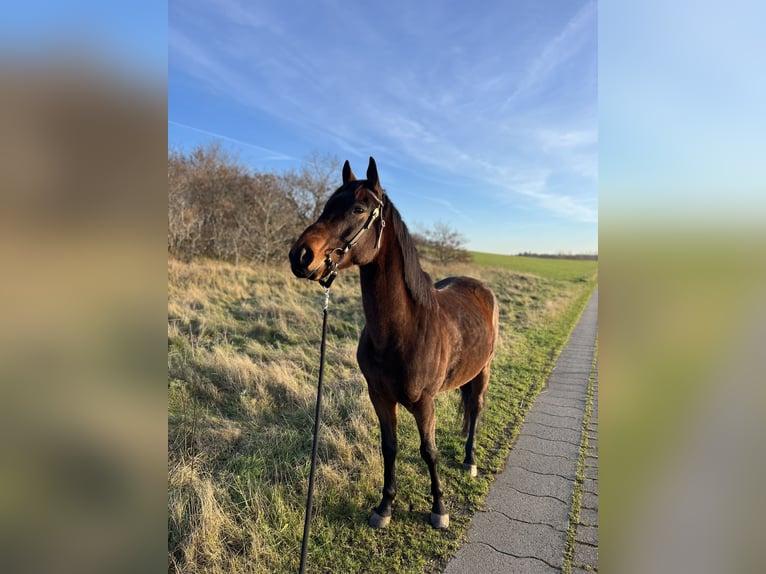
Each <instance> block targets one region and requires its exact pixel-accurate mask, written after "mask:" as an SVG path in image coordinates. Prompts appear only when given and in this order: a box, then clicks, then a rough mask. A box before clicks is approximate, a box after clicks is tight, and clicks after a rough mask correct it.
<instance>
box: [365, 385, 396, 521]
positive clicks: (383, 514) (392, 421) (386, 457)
mask: <svg viewBox="0 0 766 574" xmlns="http://www.w3.org/2000/svg"><path fill="white" fill-rule="evenodd" d="M370 398H371V399H372V404H373V406H374V407H375V413H376V414H377V415H378V420H379V421H380V442H381V450H382V451H383V499H382V500H381V501H380V504H379V505H378V506H377V507H376V508H375V510H373V512H372V516H370V520H369V524H370V526H372V527H373V528H385V527H386V526H388V524H389V522H391V510H392V506H393V503H394V498H395V497H396V469H395V465H396V450H397V440H396V415H397V404H396V402H392V401H389V400H387V399H384V398H383V397H380V396H379V395H372V394H370Z"/></svg>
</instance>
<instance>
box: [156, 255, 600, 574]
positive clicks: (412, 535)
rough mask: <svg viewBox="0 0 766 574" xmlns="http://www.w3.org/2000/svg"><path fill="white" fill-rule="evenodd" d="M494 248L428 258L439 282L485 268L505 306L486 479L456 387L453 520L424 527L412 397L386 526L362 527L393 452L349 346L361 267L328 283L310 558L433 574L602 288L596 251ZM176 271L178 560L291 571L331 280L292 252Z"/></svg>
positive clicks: (171, 358)
mask: <svg viewBox="0 0 766 574" xmlns="http://www.w3.org/2000/svg"><path fill="white" fill-rule="evenodd" d="M495 258H496V256H492V258H490V259H485V260H483V261H480V264H459V265H454V266H451V267H448V268H441V267H427V270H428V271H429V272H430V273H431V275H432V277H433V278H434V279H439V278H442V277H444V276H447V275H454V274H466V275H472V276H475V277H478V278H480V279H482V280H484V281H485V282H487V283H488V284H489V285H490V286H491V287H492V289H493V290H494V291H495V293H496V296H497V298H498V301H499V303H500V305H501V313H500V319H501V340H500V343H499V346H498V352H497V355H496V358H495V361H494V363H493V372H492V377H491V380H490V387H489V391H488V399H487V408H486V409H485V411H484V413H483V415H482V419H481V421H480V425H479V431H478V439H477V462H478V465H479V477H478V478H475V479H471V478H470V477H468V476H466V474H465V473H464V472H463V471H462V468H461V467H462V464H461V463H462V453H463V440H462V439H461V438H460V434H459V430H460V417H459V413H458V402H459V401H458V398H459V397H458V393H456V392H455V393H448V394H445V395H440V396H439V397H438V400H437V445H438V447H439V451H440V455H441V460H440V470H441V473H442V478H443V487H444V491H445V503H446V504H447V507H448V510H449V512H450V518H451V524H450V528H449V530H447V531H437V530H434V529H432V528H431V527H430V526H429V524H428V515H429V512H430V495H429V481H428V473H427V471H426V468H425V464H424V463H423V461H422V460H421V458H420V455H419V450H418V447H419V440H418V433H417V429H416V427H415V424H414V421H413V419H412V416H411V415H409V413H407V412H406V411H404V410H402V411H401V415H400V423H399V456H398V458H397V479H398V497H397V501H396V504H395V507H394V514H393V519H392V522H391V526H390V527H389V528H388V529H386V530H383V531H375V530H372V529H371V528H369V527H368V526H367V525H366V521H367V517H368V515H369V512H370V510H371V509H372V507H373V506H375V505H376V504H377V503H378V502H379V496H380V489H381V487H382V478H383V470H382V466H383V465H382V459H381V455H380V445H379V432H378V424H377V420H376V418H375V414H374V411H373V409H372V406H371V404H370V401H369V398H368V397H367V391H366V385H365V382H364V379H363V377H362V375H361V373H360V372H359V369H358V367H357V365H356V360H355V350H356V341H357V337H358V335H359V332H360V330H361V328H362V326H363V322H364V318H363V315H362V306H361V295H360V291H359V279H358V274H357V273H356V272H355V271H351V272H348V273H346V274H344V275H342V276H341V277H339V279H338V280H337V281H336V282H335V284H334V285H333V290H332V294H331V303H330V317H329V340H328V347H327V365H326V370H325V387H324V389H325V393H324V397H323V415H322V425H321V438H320V446H319V465H318V470H317V482H316V492H315V498H314V516H313V519H312V530H311V544H310V547H309V560H308V562H309V571H311V572H333V573H334V572H391V571H399V572H413V573H415V572H438V571H440V569H441V568H442V567H443V565H444V561H445V560H446V559H447V558H448V557H449V556H450V555H451V554H452V553H453V552H454V551H455V550H456V549H457V547H458V544H459V542H460V540H461V537H462V536H463V535H464V533H465V530H466V529H467V527H468V524H469V521H470V518H471V516H472V514H473V513H474V512H475V511H476V510H477V509H478V508H480V507H481V505H482V503H483V499H484V496H485V494H486V492H487V489H488V487H489V485H490V484H491V482H492V480H493V478H494V474H495V473H497V472H498V471H500V470H501V469H502V466H503V463H504V461H505V458H506V457H507V454H508V451H509V449H510V446H511V444H512V441H513V439H514V437H515V436H516V434H517V433H518V430H519V428H520V425H521V422H522V420H523V416H524V414H525V412H526V410H527V409H528V408H529V406H530V404H531V402H532V400H533V399H534V397H535V395H536V394H537V392H538V391H539V390H540V388H541V386H542V384H543V383H544V381H545V379H546V377H547V375H548V373H549V372H550V369H551V368H552V366H553V364H554V362H555V359H556V357H557V356H558V352H559V351H560V349H561V348H562V347H563V345H564V343H565V342H566V339H567V337H568V335H569V333H570V331H571V329H572V327H573V326H574V324H575V322H576V320H577V318H578V317H579V315H580V313H581V311H582V308H583V307H584V305H585V303H586V301H587V298H588V297H589V295H590V293H591V292H592V289H593V287H594V277H595V271H596V267H595V262H582V261H575V262H571V261H558V260H542V259H540V260H531V261H525V263H526V264H528V267H527V269H525V270H519V269H516V268H515V265H516V262H515V260H516V259H527V258H509V259H508V260H506V261H503V260H498V259H495ZM492 261H496V262H497V263H494V264H493V263H492ZM571 263H575V264H578V265H579V266H580V267H579V270H576V269H577V266H572V265H570V264H571ZM535 264H536V265H537V268H534V265H535ZM557 265H561V267H560V268H557V267H556V266H557ZM530 266H531V267H530ZM168 283H169V285H168V379H169V380H168V400H169V405H168V408H169V412H168V473H169V477H168V489H169V494H168V551H169V558H168V568H169V571H171V572H214V573H217V572H221V573H223V572H248V573H250V572H258V573H260V572H263V573H267V572H268V573H273V572H290V571H296V570H297V568H298V561H299V556H300V543H301V535H302V526H303V513H304V505H305V496H306V490H307V484H308V473H309V453H310V448H311V432H312V426H313V410H314V402H315V398H316V377H317V371H318V355H319V338H320V334H321V333H320V330H321V307H322V301H323V298H324V294H323V292H322V290H321V289H320V288H319V287H318V286H317V285H316V284H311V283H309V282H306V281H299V280H297V279H295V278H294V277H293V276H292V275H291V274H290V272H289V270H288V269H287V265H285V266H281V267H265V268H264V267H257V268H256V267H249V266H239V267H234V266H232V265H229V264H225V263H220V262H210V261H204V262H194V263H189V264H185V263H180V262H177V261H174V260H171V261H169V262H168Z"/></svg>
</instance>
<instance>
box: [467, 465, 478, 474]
mask: <svg viewBox="0 0 766 574" xmlns="http://www.w3.org/2000/svg"><path fill="white" fill-rule="evenodd" d="M463 470H464V471H466V472H468V473H469V474H470V475H471V476H479V469H477V468H476V465H475V464H464V465H463Z"/></svg>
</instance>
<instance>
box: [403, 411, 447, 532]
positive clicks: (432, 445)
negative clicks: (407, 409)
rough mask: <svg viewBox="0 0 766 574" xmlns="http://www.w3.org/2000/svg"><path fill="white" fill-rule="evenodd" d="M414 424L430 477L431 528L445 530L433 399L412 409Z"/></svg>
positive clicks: (444, 510)
mask: <svg viewBox="0 0 766 574" xmlns="http://www.w3.org/2000/svg"><path fill="white" fill-rule="evenodd" d="M412 414H413V415H414V416H415V422H416V423H417V425H418V432H419V433H420V456H421V457H423V460H424V461H425V462H426V465H427V466H428V473H429V474H430V475H431V495H432V496H433V506H432V507H431V526H433V527H434V528H447V527H448V526H449V514H448V513H447V510H446V508H445V506H444V501H443V500H442V495H443V492H442V486H441V481H440V480H439V469H438V463H439V451H438V450H436V413H435V408H434V399H433V397H428V396H423V397H422V398H421V399H420V401H419V402H418V403H416V404H415V405H414V407H413V409H412Z"/></svg>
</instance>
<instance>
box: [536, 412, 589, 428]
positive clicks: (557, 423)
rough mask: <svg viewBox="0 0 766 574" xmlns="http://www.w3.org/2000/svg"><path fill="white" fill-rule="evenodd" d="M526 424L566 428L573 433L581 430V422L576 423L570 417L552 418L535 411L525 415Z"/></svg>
mask: <svg viewBox="0 0 766 574" xmlns="http://www.w3.org/2000/svg"><path fill="white" fill-rule="evenodd" d="M526 421H527V422H536V423H540V424H544V425H548V426H551V427H557V428H566V429H571V430H574V431H579V430H581V428H582V420H580V421H577V420H576V419H574V418H572V417H563V418H562V417H559V416H552V415H548V414H545V413H541V412H537V411H534V412H532V411H530V412H529V414H527V418H526Z"/></svg>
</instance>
